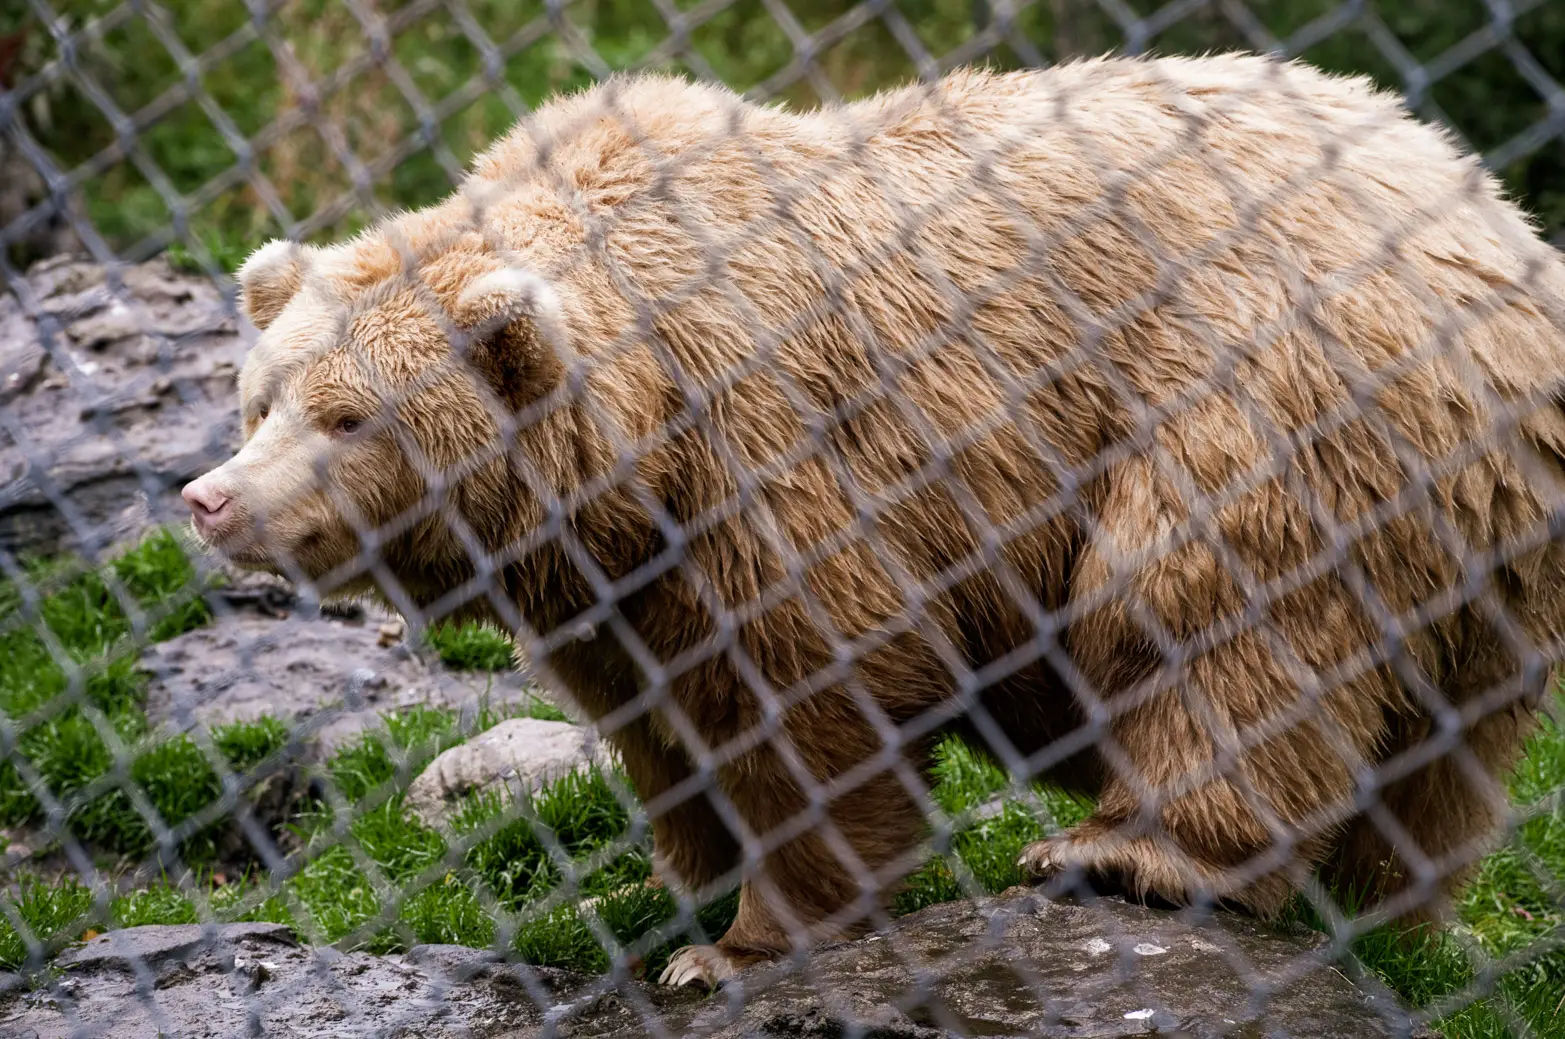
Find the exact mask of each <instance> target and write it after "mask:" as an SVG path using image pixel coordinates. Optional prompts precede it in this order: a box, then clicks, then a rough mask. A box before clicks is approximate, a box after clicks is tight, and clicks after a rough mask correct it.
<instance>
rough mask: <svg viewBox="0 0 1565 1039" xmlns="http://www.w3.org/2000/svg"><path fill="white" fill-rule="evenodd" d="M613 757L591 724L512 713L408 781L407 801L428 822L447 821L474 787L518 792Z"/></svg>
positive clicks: (441, 822)
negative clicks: (451, 809)
mask: <svg viewBox="0 0 1565 1039" xmlns="http://www.w3.org/2000/svg"><path fill="white" fill-rule="evenodd" d="M609 763H610V757H609V754H608V747H607V745H606V744H604V743H602V742H600V741H598V740H597V739H596V738H595V736H594V733H593V730H592V729H591V728H584V727H582V726H577V725H571V724H569V723H568V722H555V721H542V720H540V719H537V718H512V719H510V720H508V721H503V722H501V723H500V724H498V725H496V726H495V727H494V728H492V729H489V730H488V731H486V732H484V733H482V734H480V735H478V736H476V737H474V738H473V739H471V740H469V741H468V742H466V743H464V744H462V745H461V746H459V747H452V748H451V749H450V750H447V751H445V752H444V753H442V754H441V755H439V756H438V757H436V758H435V760H434V761H431V762H430V763H429V765H428V767H427V768H425V769H424V771H423V772H421V773H419V775H418V778H416V779H414V780H413V782H412V784H411V785H410V786H409V787H408V792H407V796H406V798H405V799H404V800H403V804H404V805H405V806H406V807H407V809H408V810H409V811H411V812H412V813H413V814H414V815H415V816H417V817H418V818H419V819H421V820H423V822H424V823H425V825H427V826H436V827H438V826H440V825H443V824H444V823H445V821H446V819H447V815H448V813H449V811H450V808H451V807H452V805H453V803H454V802H455V801H456V800H457V799H458V798H460V797H461V796H462V795H464V794H467V793H469V792H471V791H475V790H479V791H488V790H499V789H502V788H504V789H506V790H508V791H509V792H510V793H511V794H512V795H513V796H518V795H521V794H523V793H531V792H534V791H536V790H538V789H539V788H540V787H542V786H543V785H544V784H545V783H546V782H548V781H549V780H551V779H557V778H559V777H560V776H563V775H566V774H567V773H570V772H575V771H579V770H582V769H585V768H587V767H589V766H590V765H594V764H596V765H599V766H603V765H607V764H609Z"/></svg>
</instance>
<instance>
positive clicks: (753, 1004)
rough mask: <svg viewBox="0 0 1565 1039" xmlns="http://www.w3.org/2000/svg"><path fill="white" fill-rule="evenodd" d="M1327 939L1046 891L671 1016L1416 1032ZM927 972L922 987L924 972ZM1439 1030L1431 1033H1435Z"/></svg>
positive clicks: (799, 1029)
mask: <svg viewBox="0 0 1565 1039" xmlns="http://www.w3.org/2000/svg"><path fill="white" fill-rule="evenodd" d="M1324 945H1325V937H1324V936H1323V935H1320V934H1316V933H1313V932H1309V931H1307V930H1304V929H1302V928H1301V929H1300V930H1298V931H1297V932H1294V933H1291V934H1278V933H1276V932H1273V931H1268V930H1267V929H1265V928H1264V927H1262V926H1261V925H1260V924H1258V923H1256V922H1254V921H1251V920H1247V919H1243V918H1239V917H1233V916H1228V915H1218V916H1216V917H1215V918H1214V919H1212V920H1211V921H1209V922H1207V923H1205V924H1204V925H1202V924H1198V923H1196V922H1194V921H1193V920H1191V919H1189V918H1187V917H1185V916H1184V915H1182V914H1177V913H1169V912H1161V911H1157V910H1152V909H1147V908H1144V907H1142V906H1136V905H1128V904H1126V903H1125V902H1123V901H1120V900H1117V899H1099V900H1096V901H1094V903H1093V904H1092V905H1090V906H1085V905H1077V904H1071V903H1065V902H1051V901H1047V900H1045V899H1043V898H1041V897H1038V896H1035V895H1033V894H1031V893H1021V894H1017V895H1011V896H1009V897H1001V898H996V899H984V900H981V901H978V902H967V901H960V902H951V903H947V904H945V905H939V906H933V907H931V908H929V909H925V910H923V911H921V912H918V913H914V914H912V915H910V916H907V917H904V918H902V919H900V920H898V921H896V923H895V924H894V925H893V926H892V927H891V928H889V929H888V931H887V932H885V933H882V934H878V935H874V936H871V937H869V938H867V939H864V940H862V941H858V942H852V943H843V944H839V945H836V946H833V947H829V948H825V949H822V950H820V951H819V952H817V954H816V955H815V956H814V957H813V958H812V959H811V961H810V966H809V970H808V972H807V973H805V974H800V973H799V972H797V971H796V970H794V969H792V968H791V967H790V966H788V965H786V964H779V965H773V966H769V967H764V968H761V969H759V970H755V971H751V972H747V973H746V974H745V975H742V976H741V979H740V980H741V982H742V984H743V1011H742V1012H741V1013H739V1014H737V1015H735V1014H733V1013H731V1012H730V1010H729V1008H728V1006H727V1005H726V1003H727V1001H726V1000H721V999H719V1000H714V1001H711V1003H709V1004H706V1005H700V1006H697V1007H695V1008H693V1010H692V1012H690V1013H688V1015H685V1016H681V1017H679V1018H677V1019H674V1020H671V1021H669V1022H667V1024H668V1027H669V1029H670V1031H671V1032H672V1033H674V1034H686V1033H696V1034H702V1035H710V1036H712V1037H714V1039H717V1037H723V1039H738V1037H739V1036H749V1035H756V1034H759V1035H767V1036H771V1035H778V1036H782V1035H790V1036H791V1035H837V1034H853V1029H852V1027H851V1026H852V1025H855V1024H856V1025H857V1026H858V1027H859V1028H861V1029H863V1031H861V1032H859V1033H858V1034H864V1032H866V1031H867V1032H868V1033H870V1034H873V1035H875V1036H878V1037H885V1039H893V1037H896V1039H937V1037H944V1036H949V1035H969V1036H974V1035H983V1036H1016V1037H1018V1039H1019V1037H1021V1036H1024V1035H1025V1036H1033V1037H1038V1039H1056V1037H1058V1039H1065V1037H1084V1036H1091V1037H1093V1039H1122V1037H1123V1039H1129V1037H1131V1036H1144V1035H1152V1034H1157V1035H1180V1036H1189V1037H1192V1039H1196V1037H1206V1036H1214V1037H1215V1036H1220V1035H1221V1036H1230V1035H1256V1036H1261V1035H1265V1036H1301V1037H1303V1036H1334V1037H1341V1039H1349V1037H1365V1039H1368V1037H1378V1036H1406V1035H1409V1034H1424V1033H1420V1032H1419V1031H1418V1030H1417V1029H1413V1028H1411V1027H1410V1022H1409V1020H1408V1015H1407V1013H1406V1012H1405V1011H1404V1010H1402V1009H1401V1008H1400V1007H1398V1006H1396V1005H1395V1003H1394V1002H1393V1001H1392V1000H1391V999H1390V998H1389V996H1387V997H1384V998H1380V999H1376V998H1371V997H1370V996H1368V995H1366V994H1365V993H1363V992H1361V991H1359V990H1357V989H1355V988H1354V987H1353V985H1352V984H1351V983H1350V982H1349V981H1348V979H1347V978H1346V977H1345V976H1344V975H1343V974H1341V973H1340V972H1338V971H1337V970H1336V969H1334V968H1333V967H1332V966H1331V965H1330V964H1328V963H1323V962H1322V959H1323V956H1322V951H1321V950H1322V947H1323V946H1324ZM914 964H917V965H919V967H921V968H922V971H923V973H924V976H923V977H922V979H920V978H919V977H918V976H917V975H916V974H915V971H914V967H913V965H914ZM1431 1034H1432V1033H1431Z"/></svg>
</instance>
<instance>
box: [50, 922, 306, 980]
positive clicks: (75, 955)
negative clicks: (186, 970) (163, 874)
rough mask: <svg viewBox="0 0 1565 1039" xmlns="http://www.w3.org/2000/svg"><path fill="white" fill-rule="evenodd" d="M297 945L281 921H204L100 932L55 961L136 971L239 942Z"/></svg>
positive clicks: (62, 963) (183, 959) (58, 963)
mask: <svg viewBox="0 0 1565 1039" xmlns="http://www.w3.org/2000/svg"><path fill="white" fill-rule="evenodd" d="M244 942H249V943H250V944H251V945H256V944H260V943H266V942H270V943H274V944H278V945H290V946H291V945H294V944H296V943H295V942H294V940H293V932H292V931H290V930H289V929H288V928H287V927H284V926H283V925H282V924H259V923H243V924H223V925H218V926H211V927H205V926H202V925H201V924H171V925H166V926H151V927H129V928H126V929H124V930H122V931H110V932H108V933H107V934H100V935H99V936H98V937H96V938H94V939H93V940H92V941H90V942H88V943H87V944H86V945H83V946H81V947H80V948H76V949H67V950H66V951H65V952H63V953H61V954H60V955H59V957H58V958H57V959H56V960H55V961H54V962H55V964H56V966H60V967H81V968H112V969H115V970H124V971H131V972H134V971H136V970H138V969H140V968H141V967H143V966H144V967H148V968H152V967H158V966H162V965H166V964H168V963H169V962H170V961H180V962H183V961H188V960H190V959H191V958H192V957H194V956H195V955H197V954H198V953H200V952H202V951H205V950H220V951H228V952H229V953H230V954H231V953H232V951H233V948H232V947H234V946H235V945H236V944H238V943H244Z"/></svg>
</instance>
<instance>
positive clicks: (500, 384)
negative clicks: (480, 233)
mask: <svg viewBox="0 0 1565 1039" xmlns="http://www.w3.org/2000/svg"><path fill="white" fill-rule="evenodd" d="M451 316H452V318H453V319H454V320H455V322H456V324H457V327H458V328H459V329H461V331H462V333H463V335H464V337H465V338H466V355H467V360H468V362H469V363H470V364H472V365H473V367H474V368H475V369H476V370H477V371H478V372H479V373H480V374H482V375H483V376H484V378H485V379H487V380H488V382H489V383H490V385H491V386H492V388H493V389H494V390H495V392H496V393H498V394H499V395H500V398H501V399H502V400H504V401H505V402H506V403H507V404H509V405H511V406H512V407H520V406H521V404H522V402H523V401H525V400H528V399H530V398H532V397H533V396H535V395H536V394H537V393H538V392H539V389H540V385H539V383H540V379H541V378H542V377H543V375H544V373H545V372H547V371H551V370H553V369H554V368H555V367H557V366H558V364H559V355H558V354H557V353H556V351H558V350H562V349H564V348H565V347H566V344H567V341H568V340H567V332H566V328H565V316H564V313H563V311H562V310H561V308H560V298H559V296H558V294H556V292H555V291H554V286H552V285H550V284H549V283H548V282H547V281H545V280H544V279H543V278H540V277H539V276H538V275H536V274H534V273H533V272H532V271H529V270H525V269H523V268H521V267H502V268H500V269H499V270H494V271H490V272H489V273H488V274H484V275H481V276H479V277H478V278H475V279H474V280H473V281H472V283H471V284H469V285H468V286H467V288H465V289H463V290H462V293H461V294H460V295H459V296H458V297H457V300H456V305H455V307H454V308H453V311H452V314H451ZM507 330H510V331H511V332H512V333H514V334H511V335H507V334H506V332H507ZM551 348H552V349H551Z"/></svg>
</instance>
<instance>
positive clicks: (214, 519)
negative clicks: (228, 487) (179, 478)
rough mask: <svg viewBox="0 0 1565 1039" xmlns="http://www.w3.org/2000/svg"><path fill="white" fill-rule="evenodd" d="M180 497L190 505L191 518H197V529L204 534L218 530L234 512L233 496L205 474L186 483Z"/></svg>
mask: <svg viewBox="0 0 1565 1039" xmlns="http://www.w3.org/2000/svg"><path fill="white" fill-rule="evenodd" d="M180 497H181V498H184V499H185V504H186V505H189V506H190V516H191V519H193V520H195V524H196V529H197V530H199V531H200V532H201V533H203V534H209V533H211V532H212V531H213V530H216V529H217V527H218V526H220V525H221V524H222V522H223V521H224V520H225V519H227V518H228V517H229V515H230V514H231V513H232V512H233V504H234V500H233V498H231V497H229V495H228V494H227V493H225V492H224V491H223V490H222V489H221V488H220V487H218V486H217V485H216V483H214V482H213V481H212V480H211V479H210V477H206V476H203V477H201V478H200V479H198V480H192V481H191V482H190V483H187V484H185V489H184V490H183V491H181V492H180Z"/></svg>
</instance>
